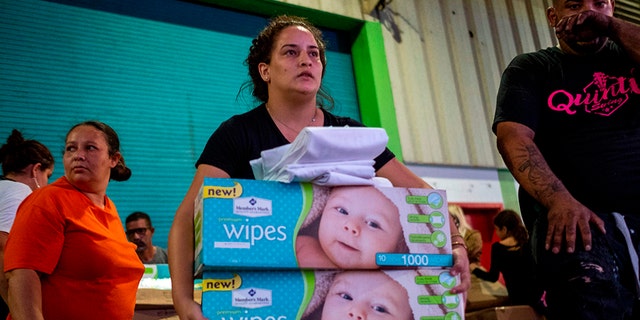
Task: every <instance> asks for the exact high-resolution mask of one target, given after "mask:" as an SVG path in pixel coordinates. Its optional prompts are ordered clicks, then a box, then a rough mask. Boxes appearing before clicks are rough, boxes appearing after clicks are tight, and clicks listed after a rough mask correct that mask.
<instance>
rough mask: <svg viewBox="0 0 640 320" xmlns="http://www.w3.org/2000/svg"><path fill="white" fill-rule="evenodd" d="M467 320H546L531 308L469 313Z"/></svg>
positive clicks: (509, 308) (501, 308)
mask: <svg viewBox="0 0 640 320" xmlns="http://www.w3.org/2000/svg"><path fill="white" fill-rule="evenodd" d="M466 318H467V320H544V319H545V317H544V316H542V315H540V314H539V313H537V312H536V311H535V310H534V309H533V308H531V307H530V306H502V307H493V308H489V309H484V310H480V311H475V312H470V313H467V316H466Z"/></svg>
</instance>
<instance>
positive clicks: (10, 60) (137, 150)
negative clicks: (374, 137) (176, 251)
mask: <svg viewBox="0 0 640 320" xmlns="http://www.w3.org/2000/svg"><path fill="white" fill-rule="evenodd" d="M0 21H2V23H0V43H1V45H0V139H2V141H3V142H4V141H5V139H6V137H7V136H8V135H9V134H10V132H11V129H13V128H17V129H19V130H21V131H22V132H23V134H24V135H25V137H27V138H33V139H37V140H39V141H41V142H43V143H45V144H46V145H47V146H48V147H49V148H50V149H51V151H52V153H53V154H54V156H55V158H56V165H55V171H54V175H53V177H52V181H53V180H54V179H55V178H57V177H60V176H61V175H63V166H62V160H61V154H62V149H63V143H64V135H65V134H66V132H67V130H68V129H69V128H70V127H71V126H72V125H73V124H75V123H78V122H81V121H84V120H89V119H96V120H100V121H103V122H106V123H108V124H109V125H111V126H112V127H113V128H114V129H115V130H116V131H117V132H118V134H119V136H120V139H121V143H122V152H123V155H124V158H125V160H126V163H127V165H128V166H129V167H131V169H132V171H133V175H132V177H131V179H130V180H129V181H126V182H115V181H112V182H111V183H110V185H109V189H108V191H107V194H108V195H109V196H110V197H111V198H112V199H113V201H114V202H115V204H116V205H117V207H118V211H119V213H120V216H121V218H122V219H123V220H124V218H125V217H126V216H127V215H128V214H129V213H131V212H133V211H144V212H147V213H148V214H150V215H151V217H152V220H153V224H154V226H155V227H156V234H155V236H154V243H155V244H157V245H160V246H163V247H166V245H167V236H168V231H169V228H170V225H171V223H172V221H173V215H174V213H175V210H176V209H177V207H178V205H179V204H180V202H181V201H182V197H183V196H184V194H185V193H186V191H187V188H188V187H189V185H190V183H191V179H192V178H193V174H194V172H195V168H194V164H195V161H196V159H197V158H198V156H199V155H200V152H201V151H202V148H203V147H204V144H205V143H206V141H207V139H208V137H209V136H210V134H211V133H212V132H213V131H214V130H215V129H216V128H217V126H218V125H219V124H220V122H222V121H223V120H225V119H227V118H228V117H230V116H231V115H233V114H238V113H242V112H245V111H248V110H249V109H250V108H251V107H253V106H254V104H253V102H252V101H250V100H247V99H240V100H237V99H236V95H237V93H238V89H239V88H240V86H241V85H242V83H244V82H245V81H246V80H248V76H247V70H246V67H245V66H244V64H243V60H244V58H245V57H246V55H247V53H248V48H249V45H250V43H251V39H252V38H253V37H254V36H255V34H256V33H257V32H258V31H259V30H260V29H261V28H262V27H263V26H264V25H265V23H266V19H265V18H264V17H258V16H253V15H248V14H243V13H239V12H234V11H229V10H222V9H218V8H215V7H212V6H206V5H203V4H197V3H190V2H185V1H173V0H136V1H106V0H96V1H70V0H51V1H39V0H7V1H1V2H0ZM325 35H326V36H327V38H328V40H329V42H330V48H329V49H331V51H329V52H328V53H327V56H328V61H329V66H330V67H329V68H328V70H327V72H326V75H325V86H326V87H327V88H328V89H329V91H330V93H331V94H332V95H333V97H334V98H335V99H336V109H335V113H337V114H339V115H345V116H350V117H353V118H356V119H358V118H359V111H358V110H359V109H358V105H357V97H356V89H355V81H354V79H353V67H352V64H351V55H350V53H349V52H348V50H343V49H341V48H339V47H338V46H337V44H339V43H341V42H343V39H342V37H344V38H347V39H348V36H344V35H341V34H339V33H337V32H333V31H329V30H327V31H326V33H325Z"/></svg>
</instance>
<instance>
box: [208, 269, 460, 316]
mask: <svg viewBox="0 0 640 320" xmlns="http://www.w3.org/2000/svg"><path fill="white" fill-rule="evenodd" d="M204 276H205V280H203V283H202V288H203V289H202V290H203V293H202V299H203V303H202V310H203V313H204V315H205V316H206V317H207V318H209V319H210V320H238V319H252V320H267V319H270V320H285V319H289V320H293V319H300V320H316V319H367V318H368V319H371V318H376V319H377V318H378V317H372V316H371V315H368V316H367V315H366V314H367V313H369V314H370V313H374V314H375V313H377V314H378V316H380V318H382V316H384V318H385V319H394V320H410V319H416V320H436V319H441V320H445V319H446V320H460V319H463V317H464V306H463V305H464V303H463V301H462V300H461V299H462V296H461V295H457V294H450V293H449V289H451V288H452V287H453V286H455V285H456V284H457V281H458V279H457V278H456V277H452V276H451V275H450V274H449V272H448V271H447V270H444V269H441V268H437V269H436V268H428V269H427V268H420V269H402V270H386V269H384V270H383V269H381V270H332V271H330V270H304V269H300V270H277V271H265V270H262V271H205V273H204ZM349 313H351V314H352V316H351V317H349V316H348V315H349Z"/></svg>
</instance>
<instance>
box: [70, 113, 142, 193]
mask: <svg viewBox="0 0 640 320" xmlns="http://www.w3.org/2000/svg"><path fill="white" fill-rule="evenodd" d="M80 126H91V127H94V128H96V129H98V130H99V131H101V132H102V133H104V137H105V139H106V140H107V145H109V156H113V155H114V154H116V153H117V152H120V138H118V134H117V133H116V131H115V130H113V128H111V127H110V126H109V125H107V124H106V123H104V122H100V121H93V120H90V121H84V122H81V123H78V124H76V125H75V126H73V127H71V129H69V132H67V136H66V137H65V141H66V140H67V138H69V133H71V131H73V129H75V128H77V127H80ZM109 178H110V179H112V180H115V181H126V180H129V178H131V169H129V168H128V167H127V166H126V165H125V163H124V157H123V156H122V155H121V156H120V160H119V161H118V163H117V164H116V166H115V167H113V168H111V175H110V177H109Z"/></svg>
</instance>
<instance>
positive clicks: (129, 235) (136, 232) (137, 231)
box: [127, 228, 149, 237]
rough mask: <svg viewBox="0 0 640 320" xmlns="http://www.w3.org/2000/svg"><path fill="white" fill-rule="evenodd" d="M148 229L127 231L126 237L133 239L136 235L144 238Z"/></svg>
mask: <svg viewBox="0 0 640 320" xmlns="http://www.w3.org/2000/svg"><path fill="white" fill-rule="evenodd" d="M148 229H149V228H135V229H131V230H127V237H133V235H134V234H137V235H139V236H144V235H145V234H147V230H148Z"/></svg>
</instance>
